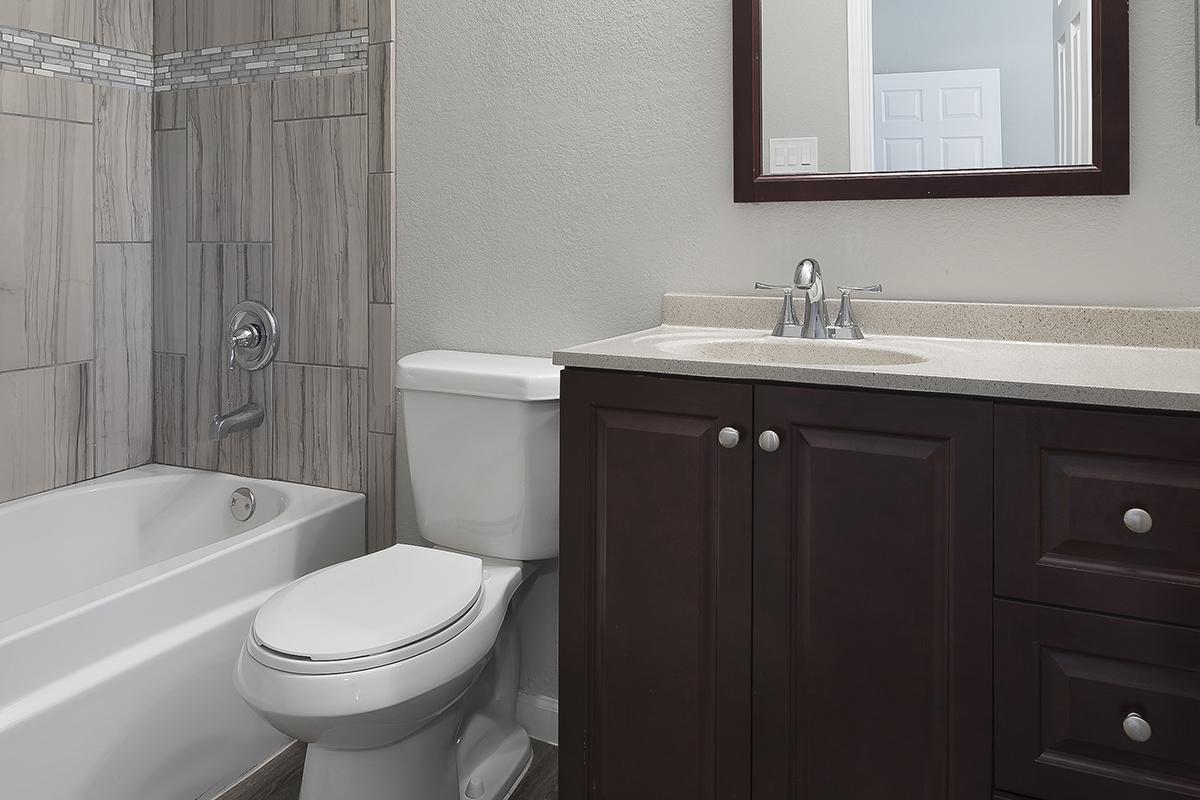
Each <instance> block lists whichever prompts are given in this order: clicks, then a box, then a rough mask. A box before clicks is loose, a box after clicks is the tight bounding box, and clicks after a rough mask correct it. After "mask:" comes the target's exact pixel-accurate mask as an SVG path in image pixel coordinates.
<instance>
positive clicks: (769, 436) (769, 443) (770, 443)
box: [758, 431, 779, 453]
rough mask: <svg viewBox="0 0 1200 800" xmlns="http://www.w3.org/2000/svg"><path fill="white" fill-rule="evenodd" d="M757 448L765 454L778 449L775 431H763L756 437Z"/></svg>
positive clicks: (777, 437) (777, 438)
mask: <svg viewBox="0 0 1200 800" xmlns="http://www.w3.org/2000/svg"><path fill="white" fill-rule="evenodd" d="M758 446H759V447H760V448H761V449H762V450H763V451H764V452H767V453H774V452H775V451H776V450H778V449H779V434H778V433H776V432H775V431H763V432H762V433H761V434H759V437H758Z"/></svg>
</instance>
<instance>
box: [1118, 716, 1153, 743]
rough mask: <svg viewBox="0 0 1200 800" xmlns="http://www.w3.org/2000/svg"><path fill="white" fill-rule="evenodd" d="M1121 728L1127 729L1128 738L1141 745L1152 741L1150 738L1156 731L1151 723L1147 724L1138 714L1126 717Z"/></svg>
mask: <svg viewBox="0 0 1200 800" xmlns="http://www.w3.org/2000/svg"><path fill="white" fill-rule="evenodd" d="M1121 727H1122V728H1124V729H1125V735H1126V736H1128V737H1129V738H1130V739H1132V740H1133V741H1135V742H1139V743H1140V742H1148V741H1150V737H1151V736H1152V735H1154V729H1153V728H1151V727H1150V723H1149V722H1146V720H1145V719H1143V718H1142V715H1141V714H1138V713H1133V714H1130V715H1129V716H1127V717H1125V721H1124V722H1123V723H1121Z"/></svg>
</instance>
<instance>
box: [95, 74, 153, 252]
mask: <svg viewBox="0 0 1200 800" xmlns="http://www.w3.org/2000/svg"><path fill="white" fill-rule="evenodd" d="M151 100H152V99H151V96H150V94H149V93H147V92H131V91H129V90H127V89H115V88H113V87H110V86H97V87H96V198H95V201H96V239H97V241H101V242H148V241H150V229H151V211H150V206H151V198H150V192H151V179H150V172H151V166H150V131H151V124H150V105H151Z"/></svg>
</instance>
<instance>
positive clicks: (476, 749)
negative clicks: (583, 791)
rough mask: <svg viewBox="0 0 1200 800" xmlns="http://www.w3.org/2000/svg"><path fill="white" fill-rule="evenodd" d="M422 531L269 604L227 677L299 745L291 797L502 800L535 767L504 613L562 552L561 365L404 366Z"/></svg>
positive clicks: (304, 582)
mask: <svg viewBox="0 0 1200 800" xmlns="http://www.w3.org/2000/svg"><path fill="white" fill-rule="evenodd" d="M396 384H397V387H398V388H399V389H400V391H401V399H402V404H403V409H404V428H405V438H406V440H407V447H408V464H409V468H410V470H411V474H412V479H411V482H412V491H413V497H414V501H415V505H416V514H417V522H418V526H419V528H420V532H421V535H422V536H423V537H424V538H425V539H427V540H428V541H429V542H431V543H432V544H433V545H435V546H434V547H415V546H410V545H396V546H394V547H391V548H389V549H387V550H383V551H381V552H377V553H373V554H371V555H367V556H364V557H362V558H358V559H355V560H353V561H348V562H345V563H341V564H337V565H335V566H332V567H328V568H326V569H324V570H321V571H319V572H315V573H313V574H311V575H308V576H307V577H304V578H301V579H300V580H298V581H296V582H295V583H292V584H291V585H289V586H287V587H285V588H284V589H282V590H280V591H279V592H277V593H276V594H275V595H274V596H272V597H271V598H270V599H269V600H267V602H266V603H265V604H264V605H263V606H262V608H261V610H260V611H259V612H258V615H257V616H256V617H255V620H254V624H253V626H252V629H251V631H250V634H249V635H248V636H247V638H246V643H245V646H244V647H243V648H242V651H241V654H240V656H239V658H238V662H237V667H236V670H235V675H234V680H235V683H236V685H237V689H238V691H239V692H240V693H241V695H242V697H243V698H244V699H245V700H246V702H247V703H248V704H249V705H250V707H251V708H253V709H254V710H255V711H256V712H257V713H258V714H259V715H261V716H262V717H263V718H264V719H265V720H267V722H269V723H270V724H271V725H273V726H274V727H275V728H276V729H278V730H279V731H281V732H282V733H284V734H286V735H288V736H291V737H293V738H295V739H298V740H299V741H301V742H305V743H307V745H308V749H307V756H306V760H305V765H304V777H303V784H302V789H301V794H300V797H301V800H456V799H457V798H469V800H505V798H507V797H508V796H509V795H511V794H512V792H513V790H514V788H515V787H516V785H517V783H518V782H519V780H520V779H521V777H522V776H523V775H524V772H525V770H526V769H528V766H529V763H530V759H531V755H532V751H531V748H530V744H529V736H528V734H527V733H526V732H525V731H524V729H522V728H521V726H520V725H518V724H517V722H516V718H515V708H516V700H517V683H518V677H519V668H520V653H519V651H518V646H517V636H516V631H515V629H514V627H513V622H512V619H511V618H510V615H509V614H508V613H507V612H508V606H509V603H510V601H511V600H512V597H513V595H514V594H515V593H516V591H517V589H518V588H519V587H520V586H521V584H522V583H523V582H524V581H525V580H526V579H527V578H528V577H529V576H530V575H531V574H533V572H534V571H535V569H536V567H537V563H536V562H538V561H541V560H544V559H549V558H554V557H556V556H557V555H558V427H559V415H558V387H559V370H558V368H557V367H555V366H553V365H552V364H551V363H550V362H549V360H547V359H539V358H523V357H517V356H501V355H488V354H479V353H459V352H449V351H434V352H426V353H417V354H415V355H411V356H407V357H405V358H403V359H401V361H400V362H399V365H398V370H397V375H396Z"/></svg>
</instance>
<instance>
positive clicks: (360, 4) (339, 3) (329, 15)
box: [274, 0, 367, 39]
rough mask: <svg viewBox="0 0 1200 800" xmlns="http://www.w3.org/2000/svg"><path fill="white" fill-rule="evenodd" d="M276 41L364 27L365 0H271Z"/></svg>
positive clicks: (365, 23) (365, 21)
mask: <svg viewBox="0 0 1200 800" xmlns="http://www.w3.org/2000/svg"><path fill="white" fill-rule="evenodd" d="M274 6H275V10H274V21H275V25H274V29H275V38H277V39H282V38H285V37H288V36H304V35H305V34H309V33H325V32H327V31H344V30H351V29H353V28H365V27H366V25H367V0H274Z"/></svg>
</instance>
